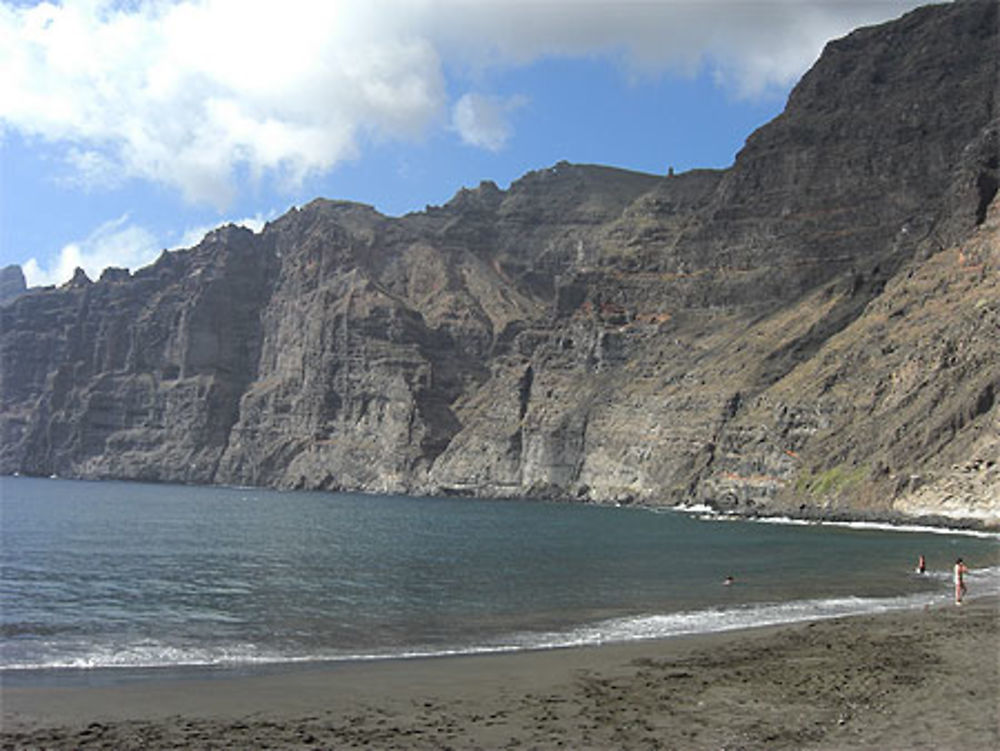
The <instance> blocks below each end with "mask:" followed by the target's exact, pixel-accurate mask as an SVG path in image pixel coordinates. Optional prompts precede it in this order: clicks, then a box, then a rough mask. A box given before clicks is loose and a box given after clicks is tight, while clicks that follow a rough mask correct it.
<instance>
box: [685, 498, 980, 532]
mask: <svg viewBox="0 0 1000 751" xmlns="http://www.w3.org/2000/svg"><path fill="white" fill-rule="evenodd" d="M671 508H672V510H673V511H679V512H681V513H684V514H691V515H692V516H695V517H697V518H698V519H701V520H703V521H713V522H716V521H719V522H749V523H752V524H782V525H787V526H793V527H846V528H848V529H862V530H864V529H870V530H877V531H881V532H910V533H914V532H916V533H920V534H933V535H963V536H966V537H979V538H981V539H984V540H1000V532H990V531H986V530H981V529H963V528H959V527H935V526H931V525H929V524H894V523H892V522H868V521H834V520H825V519H797V518H795V517H791V516H741V515H740V514H727V513H725V512H722V511H717V510H715V509H713V508H712V507H711V506H704V505H698V506H673V507H671Z"/></svg>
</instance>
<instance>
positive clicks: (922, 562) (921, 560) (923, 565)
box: [917, 555, 927, 574]
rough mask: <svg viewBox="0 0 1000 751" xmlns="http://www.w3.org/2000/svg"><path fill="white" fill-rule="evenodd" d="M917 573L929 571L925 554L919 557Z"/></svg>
mask: <svg viewBox="0 0 1000 751" xmlns="http://www.w3.org/2000/svg"><path fill="white" fill-rule="evenodd" d="M917 573H918V574H925V573H927V561H926V560H925V559H924V556H923V555H921V556H920V557H919V558H918V559H917Z"/></svg>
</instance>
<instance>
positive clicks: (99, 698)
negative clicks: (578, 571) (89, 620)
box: [2, 598, 1000, 749]
mask: <svg viewBox="0 0 1000 751" xmlns="http://www.w3.org/2000/svg"><path fill="white" fill-rule="evenodd" d="M998 626H1000V602H998V601H997V600H996V599H995V598H980V599H978V600H975V599H974V600H970V601H969V602H968V603H967V604H966V605H965V606H963V607H956V606H954V605H951V604H941V605H938V606H935V607H932V608H928V609H925V610H919V611H905V612H895V613H889V614H882V615H875V616H858V617H851V618H843V619H838V620H830V621H819V622H814V623H806V624H796V625H790V626H781V627H770V628H764V629H755V630H752V631H741V632H729V633H722V634H713V635H702V636H691V637H680V638H675V639H670V640H663V641H647V642H639V643H632V644H625V645H608V646H603V647H594V648H581V649H563V650H552V651H543V652H532V653H516V654H506V655H489V656H466V657H453V658H436V659H421V660H400V661H387V662H370V663H350V664H333V665H324V666H309V667H305V666H302V667H298V668H287V669H275V670H270V671H267V672H264V673H257V674H239V673H236V672H235V671H227V670H218V671H209V672H205V671H197V672H192V673H190V674H184V673H178V672H176V671H172V672H171V673H170V674H169V675H166V674H157V673H156V672H152V671H151V672H147V673H145V674H138V675H133V676H130V677H128V678H126V679H123V677H122V676H121V675H119V676H118V677H116V678H114V679H113V680H109V679H108V677H107V675H106V674H98V673H95V674H93V675H90V676H86V677H84V678H80V679H78V680H77V681H76V684H77V685H60V684H54V683H52V682H47V683H46V684H44V685H38V684H36V685H26V684H25V682H24V680H23V679H20V680H14V681H7V682H6V684H5V685H4V688H3V693H2V699H3V732H2V748H4V749H17V748H87V749H91V748H109V749H110V748H114V749H130V748H179V747H183V748H337V749H340V748H377V749H449V748H450V749H476V748H481V749H494V748H497V749H499V748H517V749H555V748H571V749H656V748H665V749H672V748H677V749H762V748H767V749H777V748H817V749H840V748H871V749H875V748H879V749H903V748H906V749H919V748H927V749H931V748H933V749H941V748H948V749H993V748H1000V717H998V711H1000V710H998V700H1000V634H998Z"/></svg>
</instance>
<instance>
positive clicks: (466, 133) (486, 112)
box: [451, 93, 525, 151]
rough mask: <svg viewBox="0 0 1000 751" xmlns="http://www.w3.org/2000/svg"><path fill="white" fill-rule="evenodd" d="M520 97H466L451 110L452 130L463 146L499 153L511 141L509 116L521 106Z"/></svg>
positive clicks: (522, 101)
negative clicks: (508, 140) (464, 144)
mask: <svg viewBox="0 0 1000 751" xmlns="http://www.w3.org/2000/svg"><path fill="white" fill-rule="evenodd" d="M524 103H525V100H524V98H523V97H517V96H515V97H508V98H505V99H504V98H500V97H491V96H484V95H482V94H474V93H470V94H465V95H464V96H462V98H461V99H459V100H458V101H457V102H456V103H455V106H454V108H453V109H452V117H451V122H452V127H453V128H454V130H455V131H456V132H457V133H458V135H459V137H460V138H461V139H462V141H463V142H464V143H467V144H469V145H470V146H478V147H480V148H484V149H489V150H490V151H499V150H500V149H502V148H503V147H504V146H505V145H506V143H507V139H508V138H510V136H511V132H512V128H511V125H510V122H509V115H510V113H511V112H513V111H514V110H516V109H518V108H519V107H521V106H523V105H524Z"/></svg>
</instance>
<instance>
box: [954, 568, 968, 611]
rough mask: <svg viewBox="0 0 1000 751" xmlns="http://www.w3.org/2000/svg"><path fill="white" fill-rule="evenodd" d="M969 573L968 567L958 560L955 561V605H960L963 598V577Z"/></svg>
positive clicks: (964, 589)
mask: <svg viewBox="0 0 1000 751" xmlns="http://www.w3.org/2000/svg"><path fill="white" fill-rule="evenodd" d="M967 573H969V567H968V566H966V565H965V563H963V562H962V559H961V558H959V559H958V560H957V561H955V604H956V605H961V604H962V598H963V597H965V592H966V588H965V575H966V574H967Z"/></svg>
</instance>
